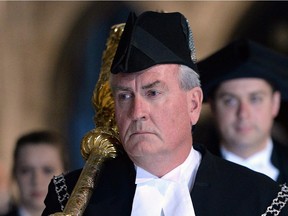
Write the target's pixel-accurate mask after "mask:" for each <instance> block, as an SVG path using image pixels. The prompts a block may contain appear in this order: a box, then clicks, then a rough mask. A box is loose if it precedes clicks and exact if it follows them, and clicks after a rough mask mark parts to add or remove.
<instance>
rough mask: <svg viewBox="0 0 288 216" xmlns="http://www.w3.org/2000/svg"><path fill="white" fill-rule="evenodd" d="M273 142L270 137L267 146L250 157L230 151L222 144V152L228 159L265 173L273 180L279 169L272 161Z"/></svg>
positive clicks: (275, 178)
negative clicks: (243, 156)
mask: <svg viewBox="0 0 288 216" xmlns="http://www.w3.org/2000/svg"><path fill="white" fill-rule="evenodd" d="M272 149H273V144H272V140H271V139H269V141H268V143H267V145H266V148H265V149H263V150H262V151H260V152H257V153H256V154H254V155H252V156H251V157H249V158H245V159H243V158H241V157H239V156H237V155H235V154H234V153H232V152H230V151H228V150H227V149H226V148H225V147H223V146H221V153H222V155H223V157H224V158H225V159H226V160H229V161H232V162H234V163H237V164H240V165H242V166H245V167H248V168H250V169H252V170H254V171H257V172H260V173H263V174H265V175H267V176H269V177H270V178H272V179H273V180H275V181H276V180H277V177H278V175H279V170H278V169H277V168H276V167H275V166H274V165H273V164H272V163H271V154H272Z"/></svg>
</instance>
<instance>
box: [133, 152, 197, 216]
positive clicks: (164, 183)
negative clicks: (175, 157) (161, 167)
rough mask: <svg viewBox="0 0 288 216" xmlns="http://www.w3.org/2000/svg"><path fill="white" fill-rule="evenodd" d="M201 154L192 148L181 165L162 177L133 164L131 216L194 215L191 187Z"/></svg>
mask: <svg viewBox="0 0 288 216" xmlns="http://www.w3.org/2000/svg"><path fill="white" fill-rule="evenodd" d="M200 161H201V154H200V153H199V152H198V151H195V150H194V149H193V148H191V151H190V154H189V156H188V157H187V159H186V160H185V161H184V163H183V164H181V165H180V166H178V167H176V168H175V169H173V170H172V171H171V172H169V173H167V174H166V175H165V176H163V177H162V178H158V177H157V176H154V175H152V174H151V173H149V172H147V171H145V170H144V169H142V168H141V167H138V166H136V180H135V183H136V184H137V187H136V191H135V195H134V200H133V207H132V213H131V215H132V216H142V215H145V216H146V215H149V216H195V212H194V208H193V204H192V200H191V196H190V189H191V188H192V187H193V185H194V181H195V177H196V173H197V170H198V167H199V164H200Z"/></svg>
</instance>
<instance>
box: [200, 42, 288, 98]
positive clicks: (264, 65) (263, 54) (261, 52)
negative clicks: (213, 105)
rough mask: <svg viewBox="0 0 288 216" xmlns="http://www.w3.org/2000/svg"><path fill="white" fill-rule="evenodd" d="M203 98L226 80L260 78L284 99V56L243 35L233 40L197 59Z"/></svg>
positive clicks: (287, 73) (287, 90) (287, 77)
mask: <svg viewBox="0 0 288 216" xmlns="http://www.w3.org/2000/svg"><path fill="white" fill-rule="evenodd" d="M198 70H199V74H200V78H201V84H202V89H203V92H204V101H207V99H208V98H209V97H210V96H212V95H213V94H214V91H215V90H216V88H217V87H218V86H219V84H221V83H222V82H224V81H226V80H231V79H236V78H249V77H251V78H262V79H264V80H266V81H268V82H269V83H270V84H271V85H272V86H273V87H274V88H275V89H276V90H279V91H280V92H281V95H282V100H288V58H287V57H286V56H284V55H281V54H279V53H276V52H275V51H273V50H271V49H269V48H267V47H264V46H262V45H260V44H259V43H256V42H254V41H251V40H249V39H247V38H241V39H238V40H235V41H233V42H232V43H230V44H228V45H227V46H225V47H224V48H222V49H220V50H219V51H217V52H216V53H214V54H212V55H211V56H209V57H208V58H206V59H204V60H202V61H200V62H199V63H198Z"/></svg>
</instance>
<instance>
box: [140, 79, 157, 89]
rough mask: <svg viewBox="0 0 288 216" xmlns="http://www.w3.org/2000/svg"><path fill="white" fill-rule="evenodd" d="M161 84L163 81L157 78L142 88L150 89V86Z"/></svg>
mask: <svg viewBox="0 0 288 216" xmlns="http://www.w3.org/2000/svg"><path fill="white" fill-rule="evenodd" d="M159 84H161V82H160V81H159V80H156V81H155V82H152V83H149V84H147V85H144V86H142V89H149V88H152V87H155V86H157V85H159Z"/></svg>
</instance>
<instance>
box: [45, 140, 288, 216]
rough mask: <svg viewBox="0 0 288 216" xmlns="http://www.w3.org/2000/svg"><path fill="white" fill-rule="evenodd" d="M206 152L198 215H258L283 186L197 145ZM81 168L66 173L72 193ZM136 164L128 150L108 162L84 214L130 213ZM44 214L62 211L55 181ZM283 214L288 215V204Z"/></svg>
mask: <svg viewBox="0 0 288 216" xmlns="http://www.w3.org/2000/svg"><path fill="white" fill-rule="evenodd" d="M193 146H194V148H195V149H196V150H197V151H200V152H201V154H202V160H201V164H200V166H199V169H198V172H197V175H196V179H195V183H194V186H193V189H192V191H191V197H192V202H193V205H194V210H195V213H196V215H197V216H218V215H219V216H257V215H259V216H260V215H261V214H262V213H264V212H265V211H266V208H267V207H268V206H269V205H270V204H271V203H272V200H273V199H274V198H275V197H276V196H277V192H278V191H279V186H278V185H277V184H276V183H275V182H274V181H273V180H271V179H270V178H268V177H266V176H264V175H262V174H260V173H256V172H254V171H251V170H249V169H247V168H245V167H242V166H240V165H237V164H234V163H231V162H228V161H226V160H223V159H221V158H219V157H216V156H214V155H212V154H210V153H209V152H208V151H206V149H205V148H204V147H203V146H198V145H193ZM80 172H81V170H77V171H74V172H71V173H69V174H67V175H66V176H65V179H66V184H67V186H68V191H69V193H70V194H71V192H72V190H73V187H74V185H75V184H76V181H77V179H78V177H79V175H80ZM135 176H136V173H135V168H134V165H133V163H132V162H131V161H130V159H129V158H128V157H127V155H126V154H125V153H123V154H121V155H119V156H118V157H117V158H116V159H113V160H110V161H107V162H105V164H104V165H103V168H102V170H101V174H100V175H99V179H98V183H97V187H96V188H95V191H94V193H93V195H92V197H91V200H90V202H89V204H88V206H87V208H86V210H85V213H84V215H87V216H89V215H97V216H129V215H130V214H131V209H132V202H133V197H134V193H135V189H136V185H135ZM45 204H46V209H45V210H44V212H43V214H42V215H44V216H46V215H49V214H52V213H55V212H61V210H60V204H59V203H58V200H57V195H56V193H55V188H54V184H53V182H51V183H50V185H49V191H48V195H47V197H46V199H45ZM280 215H286V216H287V215H288V208H287V207H285V209H284V210H283V211H282V213H281V214H280Z"/></svg>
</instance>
